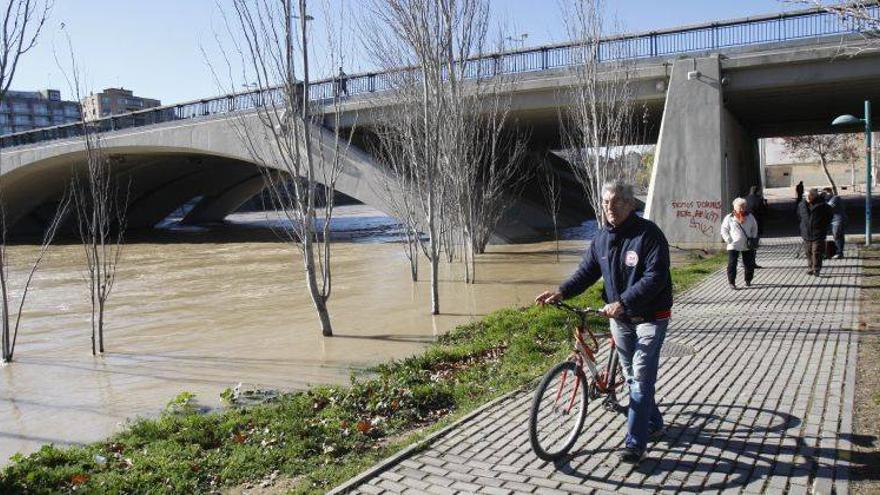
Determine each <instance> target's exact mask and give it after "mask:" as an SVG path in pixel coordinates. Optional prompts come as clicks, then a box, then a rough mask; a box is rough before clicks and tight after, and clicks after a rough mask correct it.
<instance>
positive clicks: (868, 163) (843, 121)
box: [831, 100, 873, 246]
mask: <svg viewBox="0 0 880 495" xmlns="http://www.w3.org/2000/svg"><path fill="white" fill-rule="evenodd" d="M856 124H864V125H865V168H866V169H867V170H866V171H865V176H866V178H865V246H870V245H871V183H872V182H873V179H872V177H871V175H872V173H873V170H872V169H873V163H872V160H871V151H872V148H873V147H872V145H871V133H872V131H873V129H872V128H871V102H870V101H869V100H865V118H863V119H860V118H858V117H853V116H852V115H841V116H839V117H837V118H836V119H834V121H833V122H831V125H856Z"/></svg>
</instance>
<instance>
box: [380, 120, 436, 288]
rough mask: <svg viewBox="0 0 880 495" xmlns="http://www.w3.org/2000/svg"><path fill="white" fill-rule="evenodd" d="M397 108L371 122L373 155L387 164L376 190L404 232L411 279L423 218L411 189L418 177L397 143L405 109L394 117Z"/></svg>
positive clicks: (416, 264) (414, 278)
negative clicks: (372, 126)
mask: <svg viewBox="0 0 880 495" xmlns="http://www.w3.org/2000/svg"><path fill="white" fill-rule="evenodd" d="M398 112H400V110H399V109H398V108H391V109H389V110H387V111H386V114H390V115H388V116H382V117H379V119H378V120H379V124H378V125H376V126H374V132H375V135H376V137H377V140H376V143H375V144H374V145H373V146H372V148H373V149H372V151H373V154H374V155H375V156H381V157H382V158H383V163H384V164H385V165H386V166H387V167H388V173H386V174H382V175H380V184H379V193H380V194H382V195H383V196H384V197H385V198H386V201H387V203H388V206H389V208H390V211H389V213H390V214H391V215H392V216H393V217H394V218H395V219H396V220H397V222H398V224H399V226H400V230H401V232H402V234H403V238H404V239H403V240H404V243H403V248H404V254H405V255H406V258H407V260H408V261H409V266H410V277H411V278H412V281H413V282H417V281H418V280H419V256H420V251H421V247H420V243H421V240H422V239H421V232H420V231H419V227H420V225H419V221H420V219H422V218H424V217H425V215H424V213H423V212H422V211H421V210H420V209H419V204H418V202H417V201H416V200H415V198H414V196H413V194H411V192H412V191H415V190H417V188H418V185H416V184H415V183H414V181H415V180H416V179H417V176H416V174H414V173H413V168H412V167H410V166H409V165H408V163H409V162H408V161H407V151H406V149H405V147H404V146H403V145H402V144H401V143H400V141H401V139H400V136H398V135H397V134H396V132H397V131H398V130H399V129H400V125H401V124H402V122H401V121H402V120H404V119H405V115H409V114H407V113H403V114H401V115H400V117H397V113H398ZM387 122H396V123H397V125H387V124H386V123H387Z"/></svg>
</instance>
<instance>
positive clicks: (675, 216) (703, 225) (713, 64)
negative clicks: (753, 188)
mask: <svg viewBox="0 0 880 495" xmlns="http://www.w3.org/2000/svg"><path fill="white" fill-rule="evenodd" d="M693 71H698V72H699V74H700V75H699V77H696V78H693V77H692V78H691V79H688V73H689V72H693ZM723 119H724V116H723V106H722V98H721V81H720V64H719V60H718V57H707V58H701V59H679V60H676V61H675V63H674V64H673V66H672V74H671V76H670V80H669V91H668V93H667V96H666V107H665V109H664V111H663V121H662V123H661V125H660V139H659V141H658V143H657V150H656V155H655V162H654V169H653V172H652V177H651V186H650V188H649V189H648V199H647V201H646V209H645V216H646V217H647V218H649V219H651V220H653V221H654V222H656V223H657V225H658V226H660V228H661V229H663V232H664V233H665V234H666V237H667V239H668V240H669V242H670V243H671V244H673V245H678V246H699V247H706V246H714V245H717V244H718V242H719V240H720V239H719V228H720V225H721V220H722V218H723V214H722V212H723V211H724V210H723V208H722V205H723V204H724V203H725V202H726V201H725V200H726V190H727V188H726V182H727V177H726V174H725V169H724V156H723V153H722V139H723V135H724V134H723V122H722V121H723Z"/></svg>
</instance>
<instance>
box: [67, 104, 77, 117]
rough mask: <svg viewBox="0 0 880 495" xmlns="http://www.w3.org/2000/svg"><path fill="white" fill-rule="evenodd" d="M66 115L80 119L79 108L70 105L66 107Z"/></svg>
mask: <svg viewBox="0 0 880 495" xmlns="http://www.w3.org/2000/svg"><path fill="white" fill-rule="evenodd" d="M64 115H67V116H68V117H79V108H77V107H76V105H68V106H66V107H64Z"/></svg>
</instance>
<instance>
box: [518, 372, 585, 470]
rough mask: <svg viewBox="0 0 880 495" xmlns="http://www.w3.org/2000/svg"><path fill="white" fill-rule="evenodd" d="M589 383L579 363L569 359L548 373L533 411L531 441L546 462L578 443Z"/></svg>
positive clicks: (530, 430)
mask: <svg viewBox="0 0 880 495" xmlns="http://www.w3.org/2000/svg"><path fill="white" fill-rule="evenodd" d="M587 400H588V399H587V384H586V377H585V376H584V371H583V370H582V369H581V367H580V366H578V365H577V363H575V362H573V361H565V362H562V363H559V364H557V365H556V366H554V367H553V368H552V369H551V370H550V371H548V372H547V374H546V375H544V379H543V380H541V384H540V385H538V389H537V390H536V391H535V397H534V399H533V400H532V409H531V412H530V414H529V441H530V442H531V443H532V449H533V450H534V451H535V454H537V455H538V457H540V458H541V459H544V460H545V461H554V460H557V459H559V458H561V457H562V456H564V455H565V454H566V453H567V452H568V451H569V449H571V447H572V446H573V445H574V442H575V441H576V440H577V438H578V435H579V434H580V431H581V427H582V426H583V425H584V419H585V418H586V415H587Z"/></svg>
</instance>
